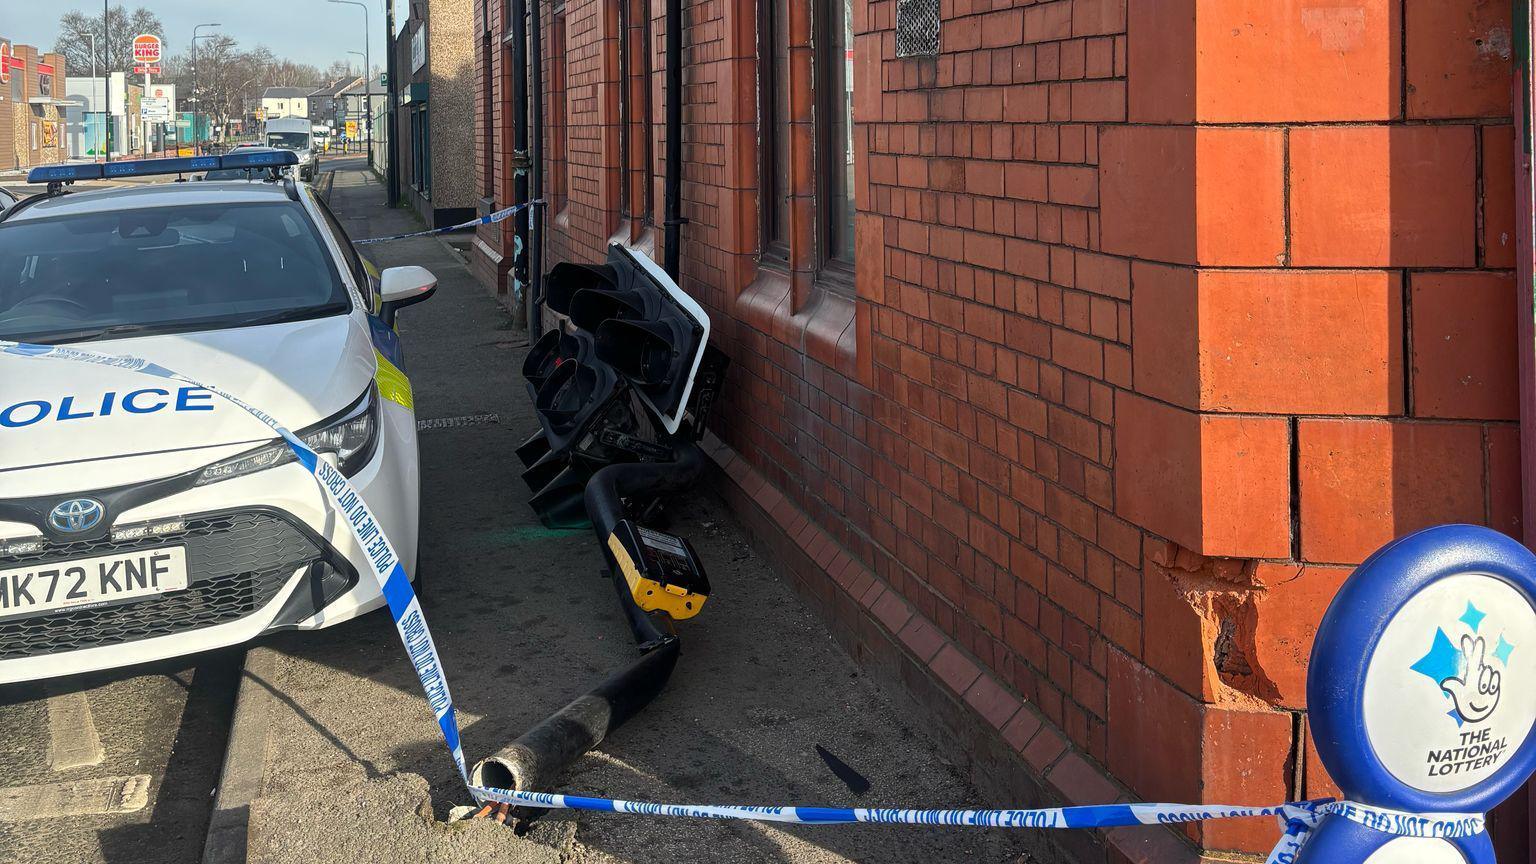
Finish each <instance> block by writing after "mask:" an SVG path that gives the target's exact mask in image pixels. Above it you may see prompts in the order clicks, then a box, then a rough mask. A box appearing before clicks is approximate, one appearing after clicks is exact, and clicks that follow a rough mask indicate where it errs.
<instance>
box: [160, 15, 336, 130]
mask: <svg viewBox="0 0 1536 864" xmlns="http://www.w3.org/2000/svg"><path fill="white" fill-rule="evenodd" d="M194 68H195V71H196V74H195V75H194ZM194 78H195V79H196V83H197V92H196V93H195V94H194V93H193V90H192V84H193V80H194ZM323 78H324V76H323V75H322V73H321V72H320V70H319V69H317V68H315V67H314V66H312V65H309V64H307V63H295V62H293V61H291V60H287V59H284V58H280V57H278V56H277V55H276V54H274V53H273V52H272V51H271V49H269V48H267V47H266V46H264V45H258V46H256V47H255V48H253V49H251V50H249V51H243V50H241V49H240V45H239V43H238V42H237V41H236V40H235V39H234V38H232V37H230V36H225V35H223V34H219V35H217V36H213V37H208V38H204V39H200V40H198V43H197V48H196V51H195V52H193V51H190V50H189V51H187V52H184V53H180V54H176V55H173V56H171V57H168V58H166V61H165V74H164V77H163V78H162V79H161V80H163V81H168V82H171V83H174V84H175V85H176V92H177V94H178V96H179V97H180V99H181V101H182V103H183V104H184V105H186V106H188V108H189V110H190V108H191V106H194V105H195V107H196V110H198V111H199V112H202V113H204V114H208V115H210V116H212V117H213V118H214V122H215V123H218V122H222V121H224V120H227V119H229V118H231V117H240V116H243V115H244V113H245V111H246V109H247V107H248V106H250V105H253V104H256V103H257V102H259V100H260V99H261V94H262V91H264V90H265V89H266V88H268V87H315V86H319V84H320V82H321V81H322V80H323ZM194 95H195V97H196V100H197V101H196V102H195V103H193V102H190V101H188V100H191V99H192V98H193V97H194Z"/></svg>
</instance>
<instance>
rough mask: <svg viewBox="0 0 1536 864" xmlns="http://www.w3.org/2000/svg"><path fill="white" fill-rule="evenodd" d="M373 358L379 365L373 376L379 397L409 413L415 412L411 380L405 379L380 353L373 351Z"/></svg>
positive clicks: (398, 368) (397, 368)
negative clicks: (377, 386)
mask: <svg viewBox="0 0 1536 864" xmlns="http://www.w3.org/2000/svg"><path fill="white" fill-rule="evenodd" d="M373 356H374V359H375V360H377V361H378V363H379V371H378V372H377V373H376V374H375V376H374V380H375V381H376V382H377V383H378V385H379V395H380V396H383V397H384V398H385V399H388V400H389V401H391V402H393V403H395V404H396V405H400V406H402V407H404V408H405V409H407V410H409V411H415V410H416V397H415V396H414V395H412V393H411V379H409V378H407V377H405V373H404V372H402V371H400V367H399V366H396V365H395V364H393V363H391V362H389V358H388V357H385V356H384V353H383V352H382V351H377V350H375V351H374V352H373Z"/></svg>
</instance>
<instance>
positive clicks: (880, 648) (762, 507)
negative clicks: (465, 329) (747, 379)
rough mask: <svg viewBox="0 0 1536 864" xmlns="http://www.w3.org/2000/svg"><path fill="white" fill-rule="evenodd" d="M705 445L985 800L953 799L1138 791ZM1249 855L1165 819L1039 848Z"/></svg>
mask: <svg viewBox="0 0 1536 864" xmlns="http://www.w3.org/2000/svg"><path fill="white" fill-rule="evenodd" d="M704 449H705V451H706V452H707V453H708V454H709V455H710V457H711V459H713V460H714V463H715V465H716V466H717V468H718V469H719V470H717V471H713V472H711V482H712V483H713V484H714V486H715V488H716V489H717V490H718V491H719V492H720V493H721V494H722V495H723V496H724V497H725V499H726V501H727V502H728V503H729V504H730V505H731V508H732V510H733V511H734V512H735V514H736V516H737V518H738V519H739V520H740V521H741V523H742V525H743V527H745V528H746V530H747V533H748V535H749V536H750V537H751V540H752V543H753V545H754V547H755V548H756V549H757V551H758V553H759V554H762V555H764V556H765V557H767V558H768V559H769V560H771V561H773V562H774V563H775V564H776V565H778V567H779V568H780V572H781V573H782V575H783V576H784V577H786V578H787V580H788V581H789V583H790V584H791V586H792V587H793V588H794V589H795V591H796V593H798V594H799V595H800V597H801V598H802V599H803V600H805V601H806V602H807V603H808V604H809V605H810V606H811V607H812V608H813V609H815V611H816V612H817V613H818V614H819V615H820V616H821V617H822V619H823V620H824V622H825V623H826V624H827V626H828V628H829V630H830V631H831V633H832V635H833V636H834V637H835V638H836V639H837V640H838V642H839V644H841V645H842V646H843V649H844V650H845V651H847V652H848V654H849V655H850V656H851V657H852V658H853V659H854V662H856V663H858V664H859V666H860V667H861V668H863V669H864V670H865V671H866V672H868V673H869V674H870V675H872V676H874V677H875V679H876V680H877V681H879V682H880V683H881V685H882V686H884V687H885V689H886V692H887V694H888V695H889V696H890V697H891V698H892V699H893V700H894V701H895V702H897V703H898V705H899V706H900V707H902V708H904V709H906V713H907V714H908V716H910V717H911V718H912V719H913V720H914V721H915V722H916V723H917V725H919V726H921V727H923V728H924V730H925V731H926V732H927V733H928V734H929V735H930V736H931V737H932V738H933V739H934V740H935V741H936V742H938V744H939V746H940V748H941V751H942V752H943V753H944V756H945V757H946V758H947V759H949V760H950V761H951V762H953V763H954V764H956V765H958V766H960V767H961V768H963V769H964V770H965V771H966V772H967V774H968V775H969V776H970V779H971V781H972V782H973V783H974V784H975V785H976V786H977V788H978V789H979V790H980V791H981V793H982V795H983V797H984V801H983V802H962V801H956V802H944V803H945V804H946V805H950V804H952V805H953V806H956V807H963V806H974V805H981V804H985V805H986V806H1003V807H1020V808H1033V807H1057V806H1068V805H1082V804H1114V803H1127V802H1130V801H1133V800H1134V799H1133V798H1132V797H1131V796H1130V795H1129V793H1128V792H1127V791H1126V790H1125V789H1124V788H1123V787H1121V786H1120V785H1118V784H1116V783H1115V782H1114V781H1113V780H1112V779H1110V778H1109V777H1108V776H1107V775H1106V774H1105V772H1104V770H1103V769H1102V768H1100V767H1099V766H1098V765H1096V764H1095V763H1093V762H1092V761H1090V760H1089V759H1088V758H1087V757H1086V756H1085V755H1083V754H1082V753H1081V752H1079V751H1078V750H1077V749H1076V748H1075V747H1072V746H1071V745H1070V744H1069V743H1068V742H1067V740H1066V738H1065V736H1063V735H1062V734H1061V731H1060V730H1059V729H1057V728H1056V727H1055V726H1054V725H1052V724H1051V722H1050V721H1049V720H1047V719H1045V717H1044V716H1043V715H1041V714H1040V713H1039V712H1037V711H1035V710H1034V709H1033V708H1032V707H1030V706H1029V705H1027V704H1025V703H1024V702H1023V701H1022V700H1021V699H1020V698H1019V697H1018V695H1017V694H1015V693H1014V692H1013V691H1012V690H1011V689H1009V688H1008V687H1007V686H1005V685H1004V684H1002V683H1001V682H1000V681H998V680H997V679H996V678H994V677H993V676H992V675H990V674H988V673H987V672H986V671H985V669H983V667H982V666H981V665H980V664H978V663H976V662H975V661H974V660H972V659H971V658H970V657H969V656H967V655H966V654H965V653H964V652H963V651H962V650H960V648H959V646H957V645H956V644H955V643H954V642H953V641H952V640H951V639H949V638H948V637H947V636H945V635H944V634H943V633H942V632H940V631H939V630H938V628H936V627H934V626H933V624H932V623H931V622H930V621H928V620H927V619H925V618H923V617H922V616H921V615H919V614H918V613H917V612H916V611H915V610H914V609H913V608H912V607H911V606H910V605H909V604H907V602H906V601H905V600H903V599H902V598H901V596H900V595H899V594H897V593H896V592H895V591H893V590H891V589H890V588H889V586H887V585H886V584H885V583H884V582H883V581H881V580H880V579H879V578H878V577H876V576H875V575H874V573H873V572H871V571H870V570H869V569H868V568H867V567H865V566H863V565H862V564H860V563H859V562H858V561H856V560H854V559H853V558H852V556H850V555H849V554H848V553H847V552H846V551H845V550H843V549H842V548H840V547H839V546H838V545H837V544H836V543H835V542H834V541H833V540H832V538H831V537H830V536H829V535H828V534H827V533H826V532H825V531H823V530H821V529H820V528H819V527H817V526H816V525H813V524H811V522H810V519H809V518H808V517H807V516H806V514H805V513H804V512H802V511H801V510H800V509H799V508H797V507H795V505H794V504H793V503H792V502H791V501H790V500H789V499H788V498H785V497H784V495H783V494H781V493H780V492H779V491H778V489H776V488H774V486H773V485H772V484H770V483H768V482H767V480H766V479H765V478H764V477H763V476H762V475H761V474H759V473H758V472H757V471H756V470H754V469H753V468H752V467H751V466H750V465H748V464H747V462H746V460H744V459H741V458H740V457H738V456H737V454H736V452H735V451H734V450H732V449H731V448H730V447H729V446H728V445H726V444H725V443H724V442H722V441H721V440H720V439H719V438H717V437H715V436H714V435H713V434H711V435H709V436H708V437H707V438H706V439H705V442H704ZM1146 743H1147V746H1149V747H1156V746H1158V742H1155V741H1149V742H1146ZM1175 803H1189V802H1175ZM1277 836H1278V835H1277ZM1242 860H1247V859H1243V858H1227V857H1201V856H1200V855H1198V854H1196V852H1195V850H1194V849H1193V848H1192V847H1191V846H1190V845H1189V844H1188V843H1186V842H1185V841H1184V840H1183V839H1182V838H1181V837H1180V836H1179V835H1176V834H1174V833H1173V832H1172V831H1170V830H1168V829H1165V828H1157V827H1147V828H1113V829H1108V830H1105V831H1047V832H1041V839H1040V843H1039V846H1038V847H1037V851H1036V853H1035V861H1036V862H1038V864H1216V862H1230V861H1242Z"/></svg>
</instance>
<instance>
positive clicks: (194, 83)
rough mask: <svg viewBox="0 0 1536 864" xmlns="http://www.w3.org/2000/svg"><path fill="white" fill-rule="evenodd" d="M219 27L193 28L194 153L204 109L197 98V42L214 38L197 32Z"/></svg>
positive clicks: (200, 26)
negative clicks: (200, 117)
mask: <svg viewBox="0 0 1536 864" xmlns="http://www.w3.org/2000/svg"><path fill="white" fill-rule="evenodd" d="M219 26H222V25H219V24H199V25H197V26H196V27H193V28H192V101H193V102H195V103H197V104H196V105H195V106H193V108H192V152H193V153H196V152H197V146H198V137H199V136H198V134H197V132H198V129H197V118H198V115H199V114H200V113H201V111H200V109H201V108H202V107H203V104H202V102H201V101H199V100H198V98H197V40H199V39H208V38H211V36H212V34H210V35H209V36H199V35H197V31H199V30H201V29H203V28H204V27H219ZM171 113H172V115H173V117H172V119H174V115H175V113H176V112H174V111H172V112H171Z"/></svg>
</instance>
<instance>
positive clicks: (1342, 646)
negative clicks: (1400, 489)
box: [1297, 525, 1536, 864]
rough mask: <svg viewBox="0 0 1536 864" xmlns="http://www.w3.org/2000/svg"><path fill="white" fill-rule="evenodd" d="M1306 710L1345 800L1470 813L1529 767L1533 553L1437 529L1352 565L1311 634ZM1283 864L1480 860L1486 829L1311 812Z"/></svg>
mask: <svg viewBox="0 0 1536 864" xmlns="http://www.w3.org/2000/svg"><path fill="white" fill-rule="evenodd" d="M1307 705H1308V713H1309V720H1310V722H1311V728H1312V736H1313V740H1314V742H1315V744H1316V747H1317V753H1318V756H1319V757H1320V758H1321V759H1322V762H1323V765H1324V766H1325V767H1326V768H1327V769H1328V773H1329V774H1330V775H1332V777H1333V779H1334V780H1335V781H1336V782H1337V783H1338V785H1339V787H1340V788H1341V789H1342V790H1343V792H1344V794H1345V796H1346V797H1347V798H1348V799H1349V800H1350V801H1353V802H1357V803H1359V804H1365V805H1369V806H1371V807H1377V808H1382V809H1387V810H1393V811H1399V812H1402V813H1412V814H1420V815H1424V816H1437V815H1450V814H1482V813H1486V812H1488V811H1489V810H1491V809H1493V808H1494V807H1495V806H1497V805H1498V804H1499V803H1500V802H1502V801H1503V800H1504V799H1506V798H1508V797H1509V796H1510V795H1511V794H1512V793H1513V792H1515V791H1516V790H1517V789H1519V788H1520V786H1521V785H1522V784H1524V783H1525V781H1526V780H1527V779H1529V778H1530V776H1531V774H1532V773H1533V771H1536V734H1533V732H1536V556H1533V555H1532V554H1531V553H1530V551H1528V550H1527V549H1526V548H1525V547H1524V546H1521V545H1520V544H1519V543H1517V542H1515V541H1514V540H1511V539H1510V538H1508V537H1505V536H1504V535H1502V534H1499V533H1497V532H1494V531H1490V530H1488V529H1486V528H1477V527H1472V526H1468V525H1446V526H1441V527H1438V528H1430V529H1427V530H1424V531H1420V532H1418V533H1416V534H1412V535H1409V536H1407V537H1404V538H1401V539H1399V540H1397V541H1395V542H1393V543H1392V544H1391V545H1389V546H1387V547H1386V548H1384V549H1382V550H1381V551H1379V552H1377V553H1376V554H1375V555H1372V556H1371V557H1370V558H1369V559H1368V560H1366V562H1365V563H1364V564H1361V565H1360V567H1359V569H1357V570H1356V571H1355V573H1354V575H1352V576H1351V577H1350V578H1349V580H1348V581H1347V582H1345V584H1344V587H1343V588H1342V589H1340V591H1339V593H1338V595H1337V596H1336V597H1334V600H1333V603H1332V604H1330V605H1329V607H1328V612H1327V614H1325V615H1324V617H1323V621H1322V624H1321V625H1320V626H1319V628H1318V631H1317V639H1316V642H1315V644H1314V646H1313V649H1312V660H1311V664H1310V671H1309V673H1308V676H1307ZM1297 864H1494V854H1493V844H1492V842H1491V841H1490V840H1489V838H1488V835H1487V833H1486V832H1484V833H1479V834H1477V835H1475V836H1472V837H1467V838H1458V839H1443V838H1439V837H1402V836H1394V835H1393V834H1389V833H1385V832H1382V831H1377V830H1374V829H1372V828H1370V827H1367V826H1366V825H1363V824H1360V823H1359V822H1357V821H1351V820H1349V819H1345V818H1343V817H1340V816H1328V817H1325V818H1324V820H1323V822H1322V824H1321V825H1320V826H1319V827H1318V828H1317V830H1316V832H1315V833H1314V834H1313V836H1312V837H1311V838H1310V839H1309V840H1308V842H1307V843H1306V845H1305V848H1304V849H1303V850H1302V851H1301V853H1300V855H1299V857H1298V858H1297Z"/></svg>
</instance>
